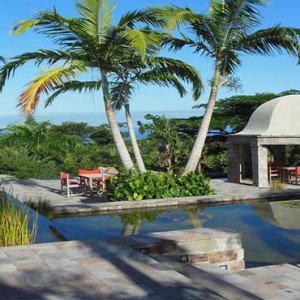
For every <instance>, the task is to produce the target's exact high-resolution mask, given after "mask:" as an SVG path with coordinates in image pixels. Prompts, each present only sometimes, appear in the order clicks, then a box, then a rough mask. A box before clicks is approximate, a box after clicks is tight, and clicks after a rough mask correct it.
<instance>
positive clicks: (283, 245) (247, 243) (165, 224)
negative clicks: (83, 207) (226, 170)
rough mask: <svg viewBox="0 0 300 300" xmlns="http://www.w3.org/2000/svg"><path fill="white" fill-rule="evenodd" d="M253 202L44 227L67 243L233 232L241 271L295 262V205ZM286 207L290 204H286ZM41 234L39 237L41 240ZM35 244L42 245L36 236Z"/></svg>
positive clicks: (299, 229) (299, 231)
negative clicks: (241, 256)
mask: <svg viewBox="0 0 300 300" xmlns="http://www.w3.org/2000/svg"><path fill="white" fill-rule="evenodd" d="M285 203H286V202H271V203H270V202H252V203H242V204H234V205H222V206H209V207H191V208H190V207H189V208H187V209H173V210H167V211H163V210H161V211H138V212H134V213H128V214H120V215H89V216H76V217H75V216H73V217H56V218H55V219H53V220H51V221H49V224H48V225H51V228H54V229H55V231H56V230H57V231H58V232H59V233H60V234H61V236H60V237H59V238H62V236H63V237H64V238H65V239H67V240H89V239H94V238H97V239H105V238H109V237H119V236H124V235H130V234H146V233H149V232H157V231H169V230H183V229H190V228H195V227H205V228H217V229H222V230H226V229H229V230H234V231H235V232H240V233H241V234H242V244H243V248H244V250H245V261H246V267H248V268H249V267H254V266H261V265H268V264H276V263H292V264H297V263H300V205H299V206H291V207H290V206H287V205H285ZM287 203H289V202H287ZM43 236H44V237H43ZM37 242H45V235H44V234H43V233H41V234H40V233H39V232H38V235H37Z"/></svg>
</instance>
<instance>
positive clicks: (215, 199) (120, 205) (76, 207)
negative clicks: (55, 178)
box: [53, 189, 300, 215]
mask: <svg viewBox="0 0 300 300" xmlns="http://www.w3.org/2000/svg"><path fill="white" fill-rule="evenodd" d="M297 199H300V189H297V190H296V189H294V190H280V191H279V190H276V191H270V190H268V191H257V193H254V194H245V195H224V194H216V195H206V196H194V197H182V198H165V199H151V200H141V201H119V202H99V203H78V204H69V205H68V204H66V205H59V206H56V205H53V208H54V212H55V214H64V215H65V214H78V213H92V212H101V213H111V212H115V213H117V212H121V211H130V210H132V211H134V210H142V209H155V208H162V209H163V208H164V209H166V208H168V207H170V208H171V207H184V206H189V205H200V204H205V205H209V204H212V205H215V204H222V203H227V204H230V203H237V202H246V201H264V200H267V201H280V200H297Z"/></svg>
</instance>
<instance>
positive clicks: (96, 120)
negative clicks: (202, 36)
mask: <svg viewBox="0 0 300 300" xmlns="http://www.w3.org/2000/svg"><path fill="white" fill-rule="evenodd" d="M146 114H153V115H160V116H161V115H164V116H165V117H166V118H168V119H169V118H189V117H192V116H199V115H200V112H199V110H188V111H159V112H158V111H138V112H132V113H131V116H132V120H133V123H134V126H137V121H141V122H147V120H145V119H144V116H145V115H146ZM35 119H36V120H37V121H38V122H41V121H45V120H48V121H50V122H51V123H52V124H56V125H60V124H61V123H63V122H68V121H70V122H84V123H87V124H88V125H90V126H98V125H101V124H107V118H106V115H105V113H104V112H99V113H73V114H71V113H70V114H64V113H56V114H48V115H39V114H36V115H35ZM116 119H117V121H118V122H125V114H124V113H123V112H117V113H116ZM23 122H24V118H23V117H22V116H21V115H0V129H4V128H6V127H7V126H8V125H9V124H14V123H23Z"/></svg>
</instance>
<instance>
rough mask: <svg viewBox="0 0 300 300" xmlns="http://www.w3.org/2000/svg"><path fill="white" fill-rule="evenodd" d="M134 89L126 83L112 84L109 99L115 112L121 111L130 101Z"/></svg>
mask: <svg viewBox="0 0 300 300" xmlns="http://www.w3.org/2000/svg"><path fill="white" fill-rule="evenodd" d="M133 90H134V87H133V85H132V84H130V83H128V82H124V81H122V82H113V83H111V88H110V99H111V103H112V106H113V108H114V109H115V110H121V109H122V108H123V107H124V106H125V105H126V104H127V103H128V102H129V100H130V99H131V97H132V94H133Z"/></svg>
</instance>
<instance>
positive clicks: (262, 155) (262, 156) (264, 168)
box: [251, 145, 269, 188]
mask: <svg viewBox="0 0 300 300" xmlns="http://www.w3.org/2000/svg"><path fill="white" fill-rule="evenodd" d="M251 150H252V174H253V185H255V186H258V187H260V188H267V187H269V181H268V149H267V148H266V147H263V146H261V145H251Z"/></svg>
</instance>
